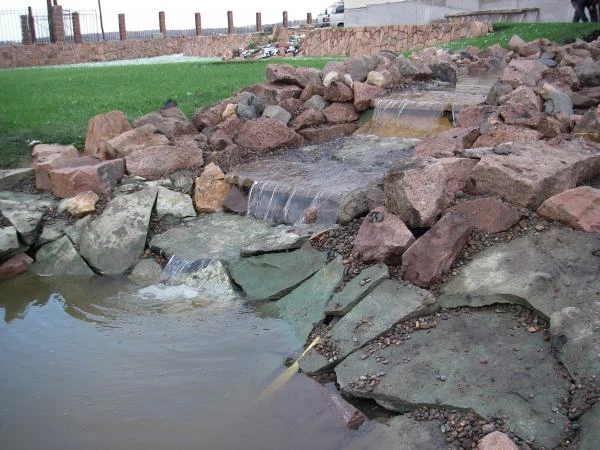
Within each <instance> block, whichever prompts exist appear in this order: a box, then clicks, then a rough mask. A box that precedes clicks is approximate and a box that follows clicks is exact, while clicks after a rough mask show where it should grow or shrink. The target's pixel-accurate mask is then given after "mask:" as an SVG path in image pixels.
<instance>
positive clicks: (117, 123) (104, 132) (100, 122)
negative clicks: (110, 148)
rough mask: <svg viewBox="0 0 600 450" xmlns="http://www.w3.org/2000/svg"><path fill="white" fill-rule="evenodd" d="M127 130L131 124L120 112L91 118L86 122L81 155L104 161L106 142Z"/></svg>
mask: <svg viewBox="0 0 600 450" xmlns="http://www.w3.org/2000/svg"><path fill="white" fill-rule="evenodd" d="M128 130H131V124H130V123H129V121H128V120H127V117H125V114H123V113H122V112H121V111H111V112H109V113H106V114H98V115H97V116H94V117H92V118H91V119H90V120H89V122H88V128H87V133H86V135H85V150H84V152H83V153H84V154H85V155H88V156H91V157H93V158H100V159H105V155H106V142H107V141H109V140H110V139H112V138H114V137H116V136H118V135H120V134H121V133H124V132H125V131H128Z"/></svg>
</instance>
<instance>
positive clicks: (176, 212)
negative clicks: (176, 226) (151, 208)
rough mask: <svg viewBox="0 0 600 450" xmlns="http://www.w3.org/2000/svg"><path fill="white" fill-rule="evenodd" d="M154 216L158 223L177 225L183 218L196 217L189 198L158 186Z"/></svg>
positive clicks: (192, 203)
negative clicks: (170, 222) (173, 223)
mask: <svg viewBox="0 0 600 450" xmlns="http://www.w3.org/2000/svg"><path fill="white" fill-rule="evenodd" d="M156 215H157V216H158V220H160V221H175V222H176V223H178V222H179V221H180V220H181V219H183V218H184V217H196V210H195V209H194V202H193V201H192V197H191V196H189V195H188V194H182V193H181V192H175V191H172V190H170V189H167V188H165V187H162V186H160V187H159V188H158V198H157V199H156Z"/></svg>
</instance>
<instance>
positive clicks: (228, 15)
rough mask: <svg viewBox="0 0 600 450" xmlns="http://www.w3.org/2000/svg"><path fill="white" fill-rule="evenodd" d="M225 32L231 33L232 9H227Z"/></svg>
mask: <svg viewBox="0 0 600 450" xmlns="http://www.w3.org/2000/svg"><path fill="white" fill-rule="evenodd" d="M227 34H233V11H227Z"/></svg>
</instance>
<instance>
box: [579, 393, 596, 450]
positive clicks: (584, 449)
mask: <svg viewBox="0 0 600 450" xmlns="http://www.w3.org/2000/svg"><path fill="white" fill-rule="evenodd" d="M579 423H580V424H581V426H582V429H581V432H580V433H579V439H580V440H579V450H596V449H597V448H598V443H599V442H600V427H599V426H598V424H599V423H600V404H598V403H596V405H594V407H593V408H592V409H590V410H588V411H587V412H586V413H585V414H584V415H583V416H582V417H581V419H579Z"/></svg>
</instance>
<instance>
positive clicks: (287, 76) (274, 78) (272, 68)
mask: <svg viewBox="0 0 600 450" xmlns="http://www.w3.org/2000/svg"><path fill="white" fill-rule="evenodd" d="M265 78H266V79H267V81H268V82H269V83H291V84H296V85H298V86H300V87H305V86H306V84H307V83H308V80H307V79H306V78H304V76H303V75H302V74H300V73H298V71H297V70H296V69H295V68H294V67H292V66H290V65H289V64H267V66H266V67H265Z"/></svg>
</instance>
